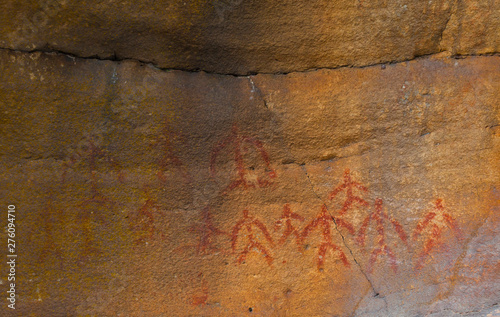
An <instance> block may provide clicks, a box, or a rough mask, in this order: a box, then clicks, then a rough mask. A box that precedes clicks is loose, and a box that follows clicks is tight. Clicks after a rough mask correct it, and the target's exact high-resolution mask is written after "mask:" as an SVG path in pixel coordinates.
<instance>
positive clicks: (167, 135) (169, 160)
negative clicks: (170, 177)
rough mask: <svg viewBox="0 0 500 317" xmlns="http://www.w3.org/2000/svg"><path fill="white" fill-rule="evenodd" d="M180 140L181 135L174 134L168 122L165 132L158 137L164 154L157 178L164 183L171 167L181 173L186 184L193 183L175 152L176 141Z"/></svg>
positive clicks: (160, 161)
mask: <svg viewBox="0 0 500 317" xmlns="http://www.w3.org/2000/svg"><path fill="white" fill-rule="evenodd" d="M179 138H180V135H179V133H174V131H172V129H171V128H170V125H169V123H168V120H166V122H165V125H164V127H163V130H162V132H161V133H160V135H159V137H158V146H159V148H160V150H161V152H162V153H161V156H160V160H159V162H158V165H159V167H160V170H159V171H158V173H157V176H158V178H159V179H160V181H162V182H166V181H167V177H166V175H165V171H167V170H168V169H169V168H170V167H173V168H175V169H177V170H178V171H180V172H181V173H182V176H183V177H184V179H185V181H186V182H191V177H190V176H189V173H188V171H187V170H186V167H185V166H184V164H183V163H182V161H181V160H180V159H179V157H178V156H177V155H176V153H175V151H174V141H175V140H176V139H179Z"/></svg>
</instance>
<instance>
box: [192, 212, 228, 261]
mask: <svg viewBox="0 0 500 317" xmlns="http://www.w3.org/2000/svg"><path fill="white" fill-rule="evenodd" d="M189 232H192V233H197V234H199V239H200V240H199V242H198V244H197V245H196V246H195V249H196V252H197V253H198V254H210V253H212V252H217V251H220V250H219V249H218V248H216V247H215V246H214V244H215V240H216V237H217V236H226V237H228V238H230V235H229V234H228V233H227V232H224V231H222V230H220V229H219V228H217V227H216V226H215V224H214V221H213V219H212V214H211V213H210V208H209V207H208V206H207V207H205V208H204V209H203V211H202V223H201V224H199V225H196V226H193V227H191V228H190V229H189Z"/></svg>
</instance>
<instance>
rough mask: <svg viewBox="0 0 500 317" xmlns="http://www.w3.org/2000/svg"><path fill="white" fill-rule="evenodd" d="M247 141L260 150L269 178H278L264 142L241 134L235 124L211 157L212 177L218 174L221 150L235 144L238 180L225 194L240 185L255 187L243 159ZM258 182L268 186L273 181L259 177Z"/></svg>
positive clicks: (230, 185)
mask: <svg viewBox="0 0 500 317" xmlns="http://www.w3.org/2000/svg"><path fill="white" fill-rule="evenodd" d="M245 143H246V144H249V145H250V146H253V147H254V148H255V149H256V150H257V151H258V152H259V154H260V156H261V157H262V160H263V161H264V164H265V166H266V169H267V170H268V176H269V178H270V179H273V178H276V172H275V171H274V169H272V167H271V163H270V160H269V155H268V154H267V152H266V150H265V149H264V146H263V145H262V142H260V141H259V140H257V139H255V138H251V137H248V136H242V135H240V134H239V132H238V127H237V125H236V124H235V125H233V127H232V129H231V134H230V135H229V136H228V137H227V138H225V139H224V140H222V141H221V142H219V143H218V144H217V145H215V147H214V148H213V149H212V154H211V158H210V174H211V176H212V177H215V176H216V170H215V165H216V160H217V157H218V155H219V152H221V151H222V150H223V149H224V148H226V147H229V146H231V145H232V146H233V150H234V161H235V163H236V169H237V174H238V177H237V179H236V180H234V181H232V182H231V183H230V184H229V185H228V186H227V187H226V189H225V190H224V192H223V194H227V193H228V192H229V191H231V190H233V189H235V188H238V187H240V186H241V187H243V188H244V189H248V188H255V184H254V183H253V182H251V181H249V180H248V178H249V177H248V175H247V174H248V170H249V168H247V167H246V166H245V162H244V159H243V157H244V154H245V147H244V145H245ZM250 169H251V167H250ZM256 182H257V185H258V186H259V187H260V188H263V187H267V186H270V185H271V184H272V181H269V180H266V179H264V178H262V177H257V178H256Z"/></svg>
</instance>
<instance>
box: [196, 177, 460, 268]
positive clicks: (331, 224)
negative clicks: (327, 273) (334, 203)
mask: <svg viewBox="0 0 500 317" xmlns="http://www.w3.org/2000/svg"><path fill="white" fill-rule="evenodd" d="M355 191H359V192H367V191H368V189H367V188H366V187H365V186H363V185H361V184H360V183H358V182H356V181H354V180H353V179H352V175H351V173H350V171H349V170H348V169H347V170H346V171H345V172H344V180H343V182H342V183H341V184H339V185H338V186H337V187H336V188H334V189H333V191H332V192H331V193H330V195H329V200H336V198H337V197H339V195H340V194H341V193H344V200H343V201H342V202H341V204H340V205H341V207H340V209H338V210H336V211H335V214H334V215H331V214H330V213H329V212H328V208H327V205H326V204H323V205H322V206H321V212H320V213H319V214H318V215H317V216H316V217H315V218H314V219H313V220H312V221H310V222H309V223H308V224H307V225H306V226H305V227H303V229H302V230H299V229H298V227H297V225H296V223H299V222H304V221H305V219H304V217H302V216H301V215H299V214H297V213H295V212H293V211H292V210H291V208H290V205H289V204H285V205H284V207H283V212H282V215H281V217H280V218H279V219H278V220H277V221H276V222H275V223H274V231H275V232H278V231H282V233H281V236H280V237H279V239H278V241H277V242H275V240H274V239H273V238H272V235H271V234H270V232H269V230H268V229H267V227H266V226H265V224H264V223H263V222H262V221H260V220H259V219H258V218H256V217H255V216H253V215H251V214H250V213H249V211H248V210H243V217H242V218H241V219H240V220H239V221H238V222H237V223H236V224H235V225H234V226H233V228H232V230H231V231H230V232H225V231H223V230H220V229H218V228H217V227H216V226H215V224H214V222H213V219H212V216H211V214H210V211H209V209H208V207H207V208H205V209H204V210H203V213H202V214H203V221H202V223H201V224H200V225H198V226H196V227H193V228H192V231H191V232H193V233H197V234H198V236H199V243H198V244H197V245H196V246H195V248H196V251H197V252H198V253H200V254H207V253H211V252H213V251H220V250H218V249H217V248H215V247H214V244H215V240H216V239H217V236H226V237H227V238H229V239H230V241H231V249H232V250H233V252H235V253H237V258H236V261H237V263H239V264H241V263H243V262H244V261H245V260H246V258H247V256H248V254H249V253H250V252H252V251H256V252H258V253H260V254H262V255H263V256H264V258H265V260H266V261H267V263H268V264H269V265H272V263H273V261H274V259H273V257H272V254H271V251H270V247H274V246H275V244H277V245H283V244H284V243H285V242H286V241H287V240H288V239H289V238H292V239H294V240H295V242H296V244H297V246H298V248H299V251H300V252H303V249H304V245H305V241H306V239H307V238H308V237H309V236H310V235H311V234H312V233H313V232H314V231H318V232H319V234H320V237H321V240H320V243H319V246H318V258H317V266H318V269H320V270H322V269H323V267H324V264H325V258H326V255H327V252H328V251H329V250H331V251H333V252H335V253H336V254H337V255H338V257H339V258H340V260H341V261H342V263H343V264H344V265H345V266H350V264H349V261H348V259H347V256H346V255H345V253H344V251H343V250H342V248H341V247H339V246H338V245H336V244H335V243H334V242H333V239H332V231H334V230H339V228H344V229H345V230H347V231H348V232H349V233H350V234H351V235H353V236H354V237H355V241H356V242H357V243H358V244H359V245H360V246H362V247H365V244H366V239H367V236H372V235H368V234H367V233H368V230H369V229H370V228H372V227H373V228H374V230H375V234H374V235H373V237H374V238H373V250H372V252H371V255H370V259H369V262H368V272H372V271H373V267H374V264H375V263H376V262H377V259H378V258H379V257H380V256H387V258H388V262H389V263H390V264H391V267H392V268H393V270H394V271H397V258H396V255H395V253H394V252H393V250H392V249H391V247H389V245H388V244H387V241H386V233H385V231H386V227H387V226H392V228H393V229H394V231H395V233H396V234H397V236H398V237H399V239H400V240H401V241H402V242H403V243H404V245H406V246H407V247H408V240H409V238H408V235H407V234H406V232H405V230H404V229H403V226H402V225H401V224H400V223H399V222H398V221H397V220H395V219H394V218H393V217H391V216H389V215H388V214H387V212H386V211H384V207H383V201H382V199H380V198H377V199H375V202H374V206H373V208H372V210H371V211H370V212H369V213H368V215H366V217H365V218H364V220H363V221H362V222H361V225H360V227H359V229H358V230H355V229H354V226H353V225H352V224H350V223H349V221H348V220H346V217H345V215H346V214H348V212H349V211H351V210H358V212H359V210H361V209H362V208H366V209H369V207H370V205H369V203H368V202H367V201H366V200H364V199H363V198H361V197H360V196H357V195H356V194H355ZM447 228H449V229H451V230H452V231H453V232H454V234H455V235H456V236H457V238H459V239H460V238H461V233H460V229H459V228H458V226H457V224H456V221H455V220H454V219H453V217H452V216H451V215H450V214H449V213H448V212H447V211H446V210H445V207H444V205H443V201H442V199H436V200H435V201H434V203H433V207H432V209H431V210H430V211H429V212H428V213H427V214H426V215H425V216H424V218H423V220H421V221H420V222H418V224H417V226H416V228H415V230H414V231H413V240H417V239H418V237H419V236H424V244H423V250H422V251H421V252H420V253H419V256H418V260H417V263H416V265H415V269H416V270H420V269H421V268H422V267H423V265H424V263H425V260H426V259H427V258H428V257H429V255H430V254H431V251H432V250H433V249H434V248H435V247H436V246H437V245H438V244H440V243H442V241H441V240H442V235H443V233H444V231H445V230H446V229H447ZM258 237H262V238H258ZM238 245H240V246H239V248H238Z"/></svg>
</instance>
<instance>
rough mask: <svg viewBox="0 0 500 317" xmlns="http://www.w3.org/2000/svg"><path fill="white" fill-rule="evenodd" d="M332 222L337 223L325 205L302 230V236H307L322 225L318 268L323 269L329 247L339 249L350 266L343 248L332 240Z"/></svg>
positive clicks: (341, 255)
mask: <svg viewBox="0 0 500 317" xmlns="http://www.w3.org/2000/svg"><path fill="white" fill-rule="evenodd" d="M332 223H333V225H335V222H334V221H333V217H332V216H330V215H329V214H328V211H327V209H326V206H325V205H323V206H322V207H321V213H320V214H319V215H318V216H317V217H316V218H315V219H314V220H313V221H311V223H310V224H308V225H307V226H306V227H305V228H304V230H303V231H302V237H303V238H306V237H307V236H308V235H309V233H310V232H311V231H313V230H314V229H315V228H317V227H320V229H321V235H322V240H321V244H320V246H319V252H318V270H322V269H323V267H324V263H325V256H326V251H328V249H333V250H334V251H337V252H338V253H339V257H340V259H341V260H342V262H343V263H344V265H345V266H347V267H349V266H350V264H349V262H348V261H347V258H346V256H345V254H344V252H343V251H342V249H341V248H339V247H338V246H337V245H336V244H334V243H333V241H332V237H331V226H332Z"/></svg>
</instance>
